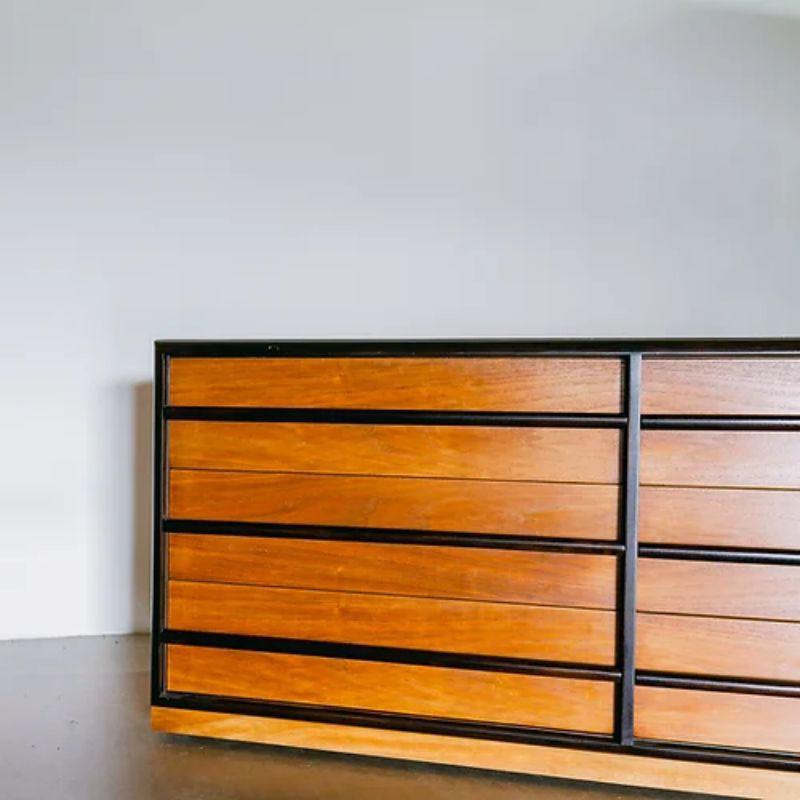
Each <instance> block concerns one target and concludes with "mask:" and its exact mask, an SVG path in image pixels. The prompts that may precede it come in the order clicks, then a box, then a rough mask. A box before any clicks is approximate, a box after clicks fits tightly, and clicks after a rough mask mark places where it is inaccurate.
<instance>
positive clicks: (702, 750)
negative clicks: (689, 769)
mask: <svg viewBox="0 0 800 800" xmlns="http://www.w3.org/2000/svg"><path fill="white" fill-rule="evenodd" d="M629 752H632V753H634V754H636V755H640V756H656V757H659V758H670V759H678V760H680V761H700V762H708V763H711V764H715V763H716V764H731V765H736V766H742V767H759V768H763V769H780V770H785V771H789V772H798V771H800V757H797V756H792V755H789V754H787V753H782V752H769V751H764V750H748V749H746V748H743V747H724V746H722V745H720V746H714V745H694V744H681V743H678V742H670V741H662V740H660V739H634V740H633V745H632V746H631V747H630V748H629Z"/></svg>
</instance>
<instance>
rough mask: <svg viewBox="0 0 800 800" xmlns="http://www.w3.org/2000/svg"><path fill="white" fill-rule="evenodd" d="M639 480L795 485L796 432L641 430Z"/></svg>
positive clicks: (799, 459)
mask: <svg viewBox="0 0 800 800" xmlns="http://www.w3.org/2000/svg"><path fill="white" fill-rule="evenodd" d="M641 482H642V483H643V484H648V485H655V486H715V487H730V488H748V487H750V488H757V489H800V433H798V432H786V431H669V430H649V431H645V432H644V433H643V434H642V465H641Z"/></svg>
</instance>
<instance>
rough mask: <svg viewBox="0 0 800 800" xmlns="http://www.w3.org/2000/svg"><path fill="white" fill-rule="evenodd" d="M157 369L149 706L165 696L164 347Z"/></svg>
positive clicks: (157, 354)
mask: <svg viewBox="0 0 800 800" xmlns="http://www.w3.org/2000/svg"><path fill="white" fill-rule="evenodd" d="M154 366H155V369H154V372H153V508H152V511H153V545H152V563H153V572H152V579H151V587H150V591H151V608H152V620H151V627H150V646H151V665H150V702H151V704H152V705H157V704H158V701H159V700H160V698H161V696H162V694H163V692H164V678H165V669H164V666H165V665H164V657H165V651H164V645H163V637H162V634H163V632H164V602H165V597H164V595H165V586H164V580H165V575H166V553H165V542H164V533H163V528H162V525H163V519H164V480H165V474H166V471H165V469H164V458H165V438H166V426H165V424H164V402H165V398H166V384H167V355H166V353H165V352H164V351H163V350H162V348H161V346H160V345H159V344H158V343H156V346H155V365H154Z"/></svg>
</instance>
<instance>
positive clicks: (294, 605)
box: [167, 580, 615, 665]
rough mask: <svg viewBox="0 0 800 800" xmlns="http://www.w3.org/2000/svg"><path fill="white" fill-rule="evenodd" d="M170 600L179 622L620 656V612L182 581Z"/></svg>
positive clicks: (490, 650) (474, 649) (577, 656)
mask: <svg viewBox="0 0 800 800" xmlns="http://www.w3.org/2000/svg"><path fill="white" fill-rule="evenodd" d="M167 609H168V625H169V627H170V628H173V629H176V630H188V631H204V632H212V633H233V634H244V635H252V636H274V637H281V638H299V639H314V640H319V641H329V642H348V643H353V644H365V645H378V646H384V647H408V648H414V649H421V650H441V651H445V652H453V653H470V654H475V655H496V656H511V657H516V658H532V659H541V660H546V661H569V662H582V663H586V664H603V665H612V664H613V663H614V632H615V614H614V613H613V612H611V611H594V610H587V609H573V608H557V607H552V606H530V605H517V604H513V603H487V602H474V601H464V600H434V599H427V598H417V597H389V596H380V595H378V596H376V595H367V594H351V593H346V592H326V591H319V590H315V591H308V590H303V589H281V588H274V587H261V586H237V585H233V584H217V583H194V582H189V581H175V580H172V581H169V586H168V596H167Z"/></svg>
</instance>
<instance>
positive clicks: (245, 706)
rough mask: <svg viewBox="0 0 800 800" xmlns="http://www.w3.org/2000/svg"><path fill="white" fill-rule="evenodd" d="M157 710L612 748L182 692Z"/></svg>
mask: <svg viewBox="0 0 800 800" xmlns="http://www.w3.org/2000/svg"><path fill="white" fill-rule="evenodd" d="M155 705H161V706H167V707H170V708H187V709H192V710H196V711H218V712H221V713H226V714H244V715H248V716H258V717H277V718H279V719H297V720H304V721H306V722H328V723H334V724H339V725H355V726H358V727H363V728H381V729H384V730H397V731H413V732H415V733H431V734H439V735H442V736H462V737H465V738H469V739H493V740H496V741H506V742H522V743H541V744H553V745H560V746H562V747H574V746H576V745H580V744H584V745H586V746H600V747H602V746H603V745H606V746H607V747H609V748H612V749H613V742H612V739H611V736H610V735H608V734H599V733H580V732H574V733H572V732H566V731H560V730H554V729H550V728H534V727H527V726H523V725H509V724H504V723H497V722H472V721H469V720H454V719H446V718H441V717H423V716H415V715H413V714H398V713H392V712H388V711H366V710H360V709H350V708H340V707H336V706H317V705H310V704H304V703H281V702H271V701H264V700H240V699H234V698H228V697H219V696H216V695H200V694H189V693H183V692H163V693H162V695H161V697H160V698H159V700H158V702H157V703H155Z"/></svg>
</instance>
